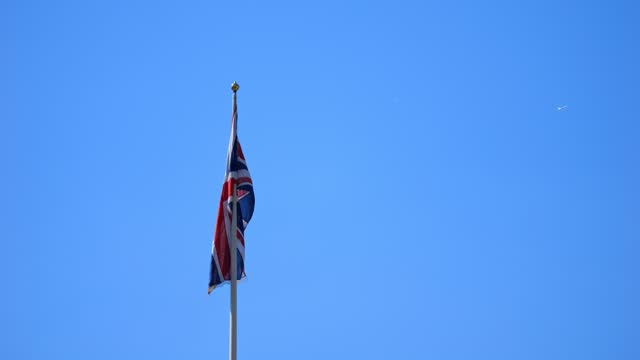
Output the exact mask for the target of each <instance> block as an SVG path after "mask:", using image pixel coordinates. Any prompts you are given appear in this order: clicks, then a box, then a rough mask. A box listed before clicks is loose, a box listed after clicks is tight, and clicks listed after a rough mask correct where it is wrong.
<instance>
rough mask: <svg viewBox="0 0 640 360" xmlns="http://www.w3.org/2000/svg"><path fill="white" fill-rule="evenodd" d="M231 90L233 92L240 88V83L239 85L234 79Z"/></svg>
mask: <svg viewBox="0 0 640 360" xmlns="http://www.w3.org/2000/svg"><path fill="white" fill-rule="evenodd" d="M231 90H232V91H233V92H236V91H238V90H240V85H238V83H237V82H235V81H234V82H233V84H231Z"/></svg>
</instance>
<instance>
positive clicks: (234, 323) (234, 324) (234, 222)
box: [229, 82, 240, 360]
mask: <svg viewBox="0 0 640 360" xmlns="http://www.w3.org/2000/svg"><path fill="white" fill-rule="evenodd" d="M239 88H240V86H238V84H237V83H236V82H234V83H233V84H232V85H231V90H233V112H234V115H233V116H237V115H236V114H235V112H236V92H237V91H238V89H239ZM234 126H236V125H235V124H234ZM234 141H235V139H234ZM236 186H237V184H236V183H235V181H234V184H233V194H232V196H231V206H232V210H231V244H230V246H229V251H230V252H231V254H230V255H231V306H230V311H229V312H230V319H229V360H236V355H237V338H238V306H237V305H238V292H237V287H238V258H237V252H238V250H237V248H238V247H237V243H236V241H237V239H236V238H237V233H238V193H237V191H236Z"/></svg>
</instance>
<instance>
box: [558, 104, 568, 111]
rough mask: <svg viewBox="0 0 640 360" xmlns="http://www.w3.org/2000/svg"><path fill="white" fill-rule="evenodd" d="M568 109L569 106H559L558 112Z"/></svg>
mask: <svg viewBox="0 0 640 360" xmlns="http://www.w3.org/2000/svg"><path fill="white" fill-rule="evenodd" d="M566 109H567V105H562V106H558V107H557V108H556V110H558V111H564V110H566Z"/></svg>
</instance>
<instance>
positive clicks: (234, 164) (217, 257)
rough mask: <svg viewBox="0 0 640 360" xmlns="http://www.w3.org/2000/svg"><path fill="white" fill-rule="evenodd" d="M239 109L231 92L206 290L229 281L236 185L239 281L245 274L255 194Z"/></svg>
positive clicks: (234, 95) (211, 289)
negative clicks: (242, 143)
mask: <svg viewBox="0 0 640 360" xmlns="http://www.w3.org/2000/svg"><path fill="white" fill-rule="evenodd" d="M237 129H238V110H237V106H236V94H235V92H234V94H233V112H232V114H231V138H230V139H229V150H228V151H227V170H226V172H225V176H224V184H223V185H222V195H221V196H220V206H219V207H218V217H217V220H216V231H215V234H214V236H213V246H212V249H211V271H210V272H209V291H208V293H209V294H211V291H213V289H214V288H215V287H216V286H218V285H220V284H222V283H224V282H225V281H229V280H231V251H230V244H231V241H232V239H233V236H232V234H231V231H232V230H231V218H232V216H233V215H232V214H233V209H232V206H233V200H232V199H233V187H234V185H235V186H236V196H237V211H236V213H237V228H238V231H237V232H236V237H235V238H236V249H237V253H236V256H237V265H238V267H237V269H238V270H237V274H238V280H240V279H242V278H243V277H245V276H246V274H245V273H244V229H245V228H246V227H247V224H248V223H249V220H251V216H252V215H253V208H254V205H255V196H254V194H253V182H252V181H251V175H250V174H249V169H248V168H247V162H246V161H245V159H244V154H243V153H242V147H241V146H240V142H239V141H238V135H237Z"/></svg>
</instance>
